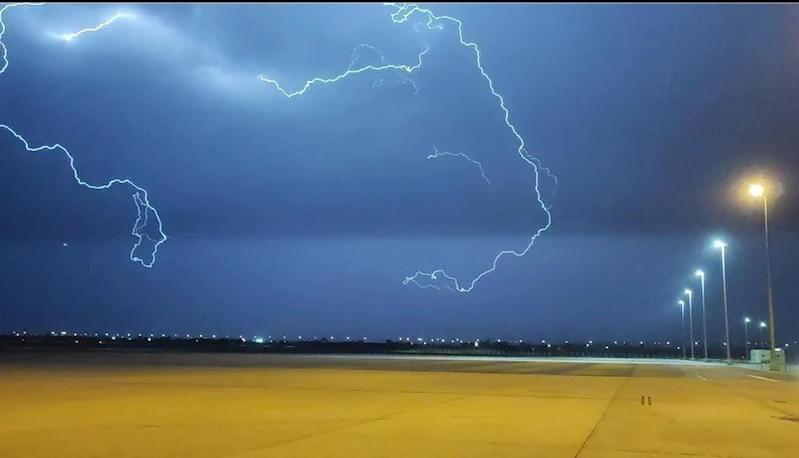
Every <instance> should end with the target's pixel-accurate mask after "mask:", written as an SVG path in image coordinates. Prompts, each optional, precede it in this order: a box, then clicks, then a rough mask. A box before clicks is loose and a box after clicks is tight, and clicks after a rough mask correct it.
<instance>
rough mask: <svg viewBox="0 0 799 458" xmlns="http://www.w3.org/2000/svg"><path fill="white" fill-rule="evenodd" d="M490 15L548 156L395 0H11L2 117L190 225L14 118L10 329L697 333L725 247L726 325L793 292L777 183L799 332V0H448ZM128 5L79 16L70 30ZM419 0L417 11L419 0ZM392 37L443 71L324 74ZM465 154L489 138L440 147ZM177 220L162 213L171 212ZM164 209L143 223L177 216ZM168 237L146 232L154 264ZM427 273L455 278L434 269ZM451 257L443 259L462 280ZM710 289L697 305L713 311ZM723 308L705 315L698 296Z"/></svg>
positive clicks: (469, 66) (0, 269)
mask: <svg viewBox="0 0 799 458" xmlns="http://www.w3.org/2000/svg"><path fill="white" fill-rule="evenodd" d="M433 11H434V12H435V13H436V14H439V15H450V16H453V17H456V18H458V19H460V20H461V21H463V32H464V36H465V39H466V40H467V41H472V42H474V43H477V45H478V46H479V48H480V51H481V55H482V64H483V66H484V68H485V71H486V72H487V74H488V75H489V76H490V77H491V79H492V80H493V83H494V88H495V89H496V91H497V92H498V93H500V94H502V96H503V97H504V98H505V101H506V106H507V108H508V109H509V111H510V121H511V123H513V125H515V127H516V128H517V130H518V133H519V134H520V135H521V136H522V137H523V138H524V140H525V141H526V145H527V150H528V151H529V152H530V154H532V155H533V156H535V157H536V158H538V159H540V160H541V161H542V163H543V164H544V165H545V166H546V167H548V168H549V169H550V170H551V171H552V173H553V174H554V175H556V176H557V177H558V182H557V186H555V181H554V180H553V179H551V178H549V177H547V176H546V174H544V173H542V174H541V181H540V183H539V184H540V191H541V197H542V199H543V200H544V201H545V202H546V204H547V205H548V206H551V213H552V217H553V221H552V225H551V227H550V228H549V230H548V231H547V232H545V233H543V235H542V236H541V237H540V238H539V239H537V241H536V243H535V245H534V246H533V247H532V248H531V249H530V251H529V252H528V253H527V255H526V256H524V257H520V258H516V257H512V256H509V257H504V258H502V259H501V260H500V261H499V263H498V267H497V269H496V271H494V272H493V273H491V274H489V275H487V276H485V277H483V278H482V279H481V280H480V281H479V282H478V283H476V285H475V287H474V289H473V290H472V291H471V292H469V293H454V292H450V291H448V290H447V289H442V290H435V289H432V288H429V289H420V288H418V287H416V286H414V285H412V284H409V285H403V284H402V281H403V279H405V277H406V276H409V275H412V274H413V273H414V272H416V271H417V270H422V271H426V272H430V271H433V270H435V269H439V268H442V269H445V270H446V271H447V273H448V274H449V275H452V276H455V277H457V278H458V279H459V281H460V283H459V284H460V285H464V286H468V285H469V284H470V282H471V280H472V279H474V278H475V277H477V276H478V275H479V274H480V273H481V272H483V271H485V270H487V269H489V268H490V267H491V265H492V261H493V259H494V257H495V256H496V254H497V253H498V252H500V251H501V250H503V249H514V250H523V249H524V247H525V246H526V245H527V244H528V242H529V240H530V236H531V234H533V233H535V232H536V231H537V230H538V229H539V228H541V227H543V226H544V225H545V224H546V221H547V220H546V212H545V211H544V210H543V209H541V208H540V207H539V205H538V202H537V201H536V194H535V192H534V174H533V172H534V168H533V167H532V166H530V165H529V164H527V163H525V162H524V161H523V160H522V159H521V158H520V156H519V154H518V152H517V151H516V150H517V148H518V146H519V145H518V141H517V139H516V137H515V136H514V134H513V133H512V132H511V130H510V129H509V128H508V126H507V125H506V124H505V122H504V113H503V112H502V110H501V108H500V106H499V103H498V100H497V99H496V97H494V96H493V95H492V93H491V90H490V88H489V87H488V84H487V82H486V80H485V78H484V77H483V76H482V75H481V73H480V71H479V69H478V68H477V66H476V61H475V53H474V51H473V50H472V49H470V48H468V47H465V46H462V45H461V44H460V42H459V39H458V35H457V27H456V26H455V24H454V23H453V22H451V21H442V22H440V24H441V25H442V26H443V28H441V29H433V30H430V29H428V28H427V27H425V26H424V24H425V23H426V20H427V18H426V16H424V15H423V14H420V13H417V14H415V15H413V16H411V17H410V19H409V20H408V21H407V22H406V23H403V24H395V23H393V22H392V20H391V13H392V12H393V10H392V9H391V8H389V7H386V6H381V5H334V6H321V5H293V6H287V5H230V6H224V5H163V6H162V5H157V6H156V5H134V6H124V5H45V6H41V7H16V8H10V9H7V10H6V11H5V13H4V15H3V21H4V22H5V24H6V26H7V30H6V33H5V35H4V36H3V43H4V44H5V46H6V47H7V49H8V61H9V66H8V68H7V69H6V71H5V72H4V73H2V74H0V124H7V125H8V126H10V127H11V128H13V129H14V130H15V131H16V132H17V133H19V134H21V135H23V136H24V137H25V138H26V139H27V140H28V141H29V142H30V144H31V145H32V146H35V145H43V144H53V143H59V144H61V145H63V146H65V147H67V148H68V149H69V151H70V152H71V153H72V154H73V155H74V157H75V161H76V162H75V166H76V167H77V169H78V170H79V172H80V174H81V177H82V178H83V179H84V180H86V181H87V182H90V183H97V184H103V183H106V182H107V181H108V180H110V179H113V178H120V179H126V178H127V179H131V180H133V181H134V182H135V183H137V184H138V185H139V186H141V187H143V188H145V189H147V191H148V193H149V194H148V195H149V198H150V204H151V205H152V206H153V207H155V208H156V209H157V210H158V212H159V215H160V216H161V219H162V221H163V230H164V232H165V233H166V234H167V235H168V236H169V237H170V238H169V239H168V240H167V241H166V242H165V243H163V244H162V245H161V246H160V247H159V252H158V257H157V260H156V262H155V264H154V265H153V267H152V268H151V269H147V268H145V267H142V266H141V265H140V264H138V263H135V262H132V261H131V260H130V259H129V251H130V249H131V247H132V246H133V244H134V243H135V242H136V239H135V237H133V236H131V234H130V232H131V226H132V225H133V222H134V220H135V219H136V210H137V209H136V206H135V204H134V202H133V200H132V199H131V197H130V196H131V194H132V189H131V188H130V187H126V186H124V185H121V186H115V187H113V188H111V189H110V190H105V191H93V190H89V189H86V188H85V187H81V186H79V185H78V184H76V183H75V181H74V178H73V176H72V173H71V170H70V169H69V163H68V161H67V160H66V159H67V158H66V157H65V156H64V155H63V154H61V153H58V152H47V151H42V152H37V153H29V152H27V151H25V149H24V147H23V144H22V143H21V142H20V141H18V140H17V139H15V138H14V137H13V136H11V135H10V134H9V133H8V132H6V131H0V195H2V196H4V198H3V199H2V205H1V206H0V212H2V213H1V214H0V278H2V282H0V308H2V310H3V311H2V316H3V323H0V328H4V329H12V328H13V329H21V328H27V329H29V330H50V329H56V328H58V329H60V328H66V329H71V330H76V331H113V332H141V333H150V332H153V333H162V332H169V333H206V334H212V333H216V334H226V333H229V334H236V335H238V334H248V335H253V334H259V335H260V334H264V335H267V334H273V335H283V334H285V335H314V334H316V335H323V334H328V335H341V336H343V335H353V336H355V335H359V336H367V337H370V338H375V339H378V338H379V339H382V338H391V337H397V336H400V335H409V336H426V337H463V338H467V337H468V338H474V337H486V336H491V337H496V338H514V339H515V338H525V339H531V338H546V339H578V338H586V339H596V340H599V339H631V340H639V339H663V340H666V339H675V338H676V337H677V334H678V332H679V326H680V324H679V323H680V315H679V308H678V307H677V305H676V300H677V299H678V296H679V293H680V292H681V291H682V289H683V288H684V287H693V288H694V289H698V282H697V281H696V280H695V279H694V278H693V277H692V273H693V271H694V270H695V269H696V268H697V267H702V268H704V269H705V270H706V271H707V272H708V297H707V299H708V319H709V331H710V335H711V338H713V339H719V338H721V336H722V335H723V321H722V314H721V313H722V309H721V285H720V282H719V276H720V260H719V256H718V252H717V251H714V250H713V249H711V248H709V243H710V240H711V238H712V237H713V236H716V235H723V236H725V238H726V239H727V240H728V241H729V243H730V247H729V252H728V253H729V259H728V261H729V263H728V266H729V268H728V275H729V276H728V278H729V282H730V308H731V310H730V313H731V322H732V323H731V326H732V330H733V337H734V338H739V337H741V338H742V336H739V334H742V330H741V329H740V328H741V327H742V326H741V324H740V323H741V321H742V316H743V315H744V314H748V315H751V316H752V318H753V319H755V320H760V319H765V318H766V308H765V278H764V277H765V275H764V263H765V257H764V252H763V245H762V238H761V237H760V232H759V230H760V228H761V224H762V222H761V219H760V213H759V212H758V211H759V207H758V205H757V203H749V204H746V203H743V202H741V201H740V200H739V199H736V197H735V194H736V193H735V191H736V186H738V187H739V188H740V185H741V184H742V181H741V180H742V179H743V178H745V177H746V176H747V175H749V174H751V173H754V172H758V171H765V172H768V173H770V174H772V175H773V176H774V177H777V178H778V179H779V180H780V181H781V182H782V183H783V184H784V186H785V188H786V190H787V193H786V194H785V195H783V196H781V197H780V198H779V199H778V200H776V201H775V202H774V206H773V219H772V224H773V231H774V232H773V241H772V242H773V244H772V247H773V252H772V254H773V269H774V285H775V294H776V315H777V321H778V340H780V341H784V340H785V339H796V338H799V336H797V335H796V331H795V330H796V329H797V326H796V323H797V321H799V312H797V309H796V304H797V303H799V286H797V284H796V282H795V281H794V278H795V275H796V270H795V269H796V267H795V265H796V253H797V252H798V250H799V237H796V236H795V235H794V234H795V233H796V232H797V230H799V212H797V210H796V208H797V204H799V200H798V199H797V198H796V196H797V193H796V192H793V190H795V189H797V184H796V183H795V180H794V179H793V177H795V176H797V174H798V173H799V153H797V151H799V129H797V122H798V121H797V120H799V104H798V102H799V96H797V94H796V89H795V88H796V87H797V83H799V32H797V29H796V28H795V24H796V23H797V21H799V8H797V7H796V6H794V5H763V6H760V5H673V6H672V5H490V6H489V5H438V6H435V7H433ZM119 12H126V13H131V14H133V15H134V17H132V18H123V19H119V20H118V21H116V22H114V23H112V24H110V25H109V26H108V27H106V28H104V29H102V30H100V31H98V32H95V33H86V34H83V35H81V36H79V37H77V38H75V39H74V40H72V41H71V42H66V41H64V40H61V39H59V38H58V37H57V35H58V34H63V33H67V32H74V31H76V30H79V29H82V28H84V27H92V26H95V25H97V24H99V23H101V22H103V21H105V20H107V19H108V18H110V17H112V16H113V15H114V14H116V13H119ZM417 23H419V24H422V25H420V26H417V27H414V25H415V24H417ZM363 44H368V45H370V46H373V47H375V48H377V49H379V50H381V51H382V56H383V58H384V59H385V62H386V63H390V64H406V65H413V64H415V63H416V61H417V56H418V55H419V53H420V52H422V51H423V50H424V49H428V50H429V51H428V53H427V54H425V55H424V58H423V59H424V60H423V65H422V67H421V68H420V69H419V70H417V71H415V72H413V73H412V74H410V75H407V74H405V73H402V72H397V71H382V72H372V71H367V72H363V73H361V74H357V75H352V76H348V77H346V78H344V79H342V80H340V81H338V82H336V83H331V84H324V83H319V84H314V85H312V86H311V87H310V88H309V89H308V91H307V92H306V93H305V94H303V95H302V96H298V97H294V98H291V99H287V98H286V97H284V96H283V95H281V94H280V93H279V92H278V91H277V90H276V89H275V87H274V86H272V85H270V84H268V83H265V82H262V81H261V80H259V78H258V77H259V76H264V77H268V78H274V79H276V80H278V81H279V82H280V84H281V85H282V87H283V88H284V89H286V90H287V91H289V92H291V91H295V90H298V89H301V88H302V87H303V84H304V83H305V81H307V80H310V79H312V78H314V77H322V78H331V77H335V76H336V75H338V74H341V73H342V72H343V71H345V70H346V69H347V67H348V66H349V65H350V64H351V62H352V55H353V49H356V48H358V49H359V55H358V58H357V60H355V61H354V63H353V67H352V68H361V67H364V66H366V65H380V64H381V56H380V54H379V53H378V52H376V51H374V50H372V49H370V48H367V47H364V46H361V45H363ZM434 146H435V147H436V148H438V150H439V151H448V152H457V153H464V154H467V155H468V156H469V157H470V158H472V159H474V160H477V161H479V162H480V163H481V165H482V167H483V169H484V170H485V173H486V176H487V177H488V178H489V180H490V185H489V184H488V183H486V181H485V180H484V179H483V177H482V176H481V175H480V169H479V168H478V167H477V166H476V165H475V164H474V163H471V162H469V161H467V160H466V159H464V158H462V157H451V156H445V157H438V158H435V159H427V157H428V155H430V154H433V153H434V151H435V150H434V149H433V148H434ZM149 221H150V223H152V222H153V221H154V219H150V220H149ZM154 228H155V226H153V225H152V224H149V225H148V226H147V227H146V228H145V229H144V232H146V233H147V234H148V235H150V236H151V237H157V236H158V232H157V230H154ZM151 248H152V243H150V242H146V241H145V244H144V245H143V246H142V247H141V248H140V250H139V251H137V252H136V253H137V254H138V255H141V256H142V257H143V258H146V259H148V260H149V257H148V256H149V252H150V251H149V250H151ZM421 280H422V281H421V282H422V283H423V284H429V283H430V282H429V281H424V280H425V279H424V278H421ZM445 280H446V279H442V278H440V277H439V278H438V279H437V280H436V281H434V282H433V284H435V285H437V286H440V287H446V286H448V285H452V283H449V282H447V281H445ZM697 312H698V307H697ZM698 316H699V315H698V313H697V318H698Z"/></svg>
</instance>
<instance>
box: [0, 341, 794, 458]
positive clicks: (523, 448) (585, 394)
mask: <svg viewBox="0 0 799 458" xmlns="http://www.w3.org/2000/svg"><path fill="white" fill-rule="evenodd" d="M642 397H643V400H642ZM650 401H651V403H650ZM642 402H643V404H642ZM0 457H3V458H6V457H8V458H44V457H47V458H51V457H59V458H73V457H74V458H90V457H98V458H99V457H102V458H112V457H113V458H132V457H135V458H151V457H186V458H256V457H258V458H260V457H280V458H290V457H297V458H305V457H325V458H333V457H347V458H365V457H368V458H390V457H403V458H405V457H414V458H418V457H437V458H440V457H446V458H448V457H458V458H461V457H492V458H493V457H541V458H574V457H579V458H644V457H646V458H654V457H656V458H676V457H686V458H687V457H690V458H711V457H712V458H721V457H739V458H745V457H775V458H777V457H785V458H796V457H799V384H798V383H796V382H794V381H790V380H787V379H786V378H784V377H782V378H780V377H778V376H772V375H770V374H769V373H763V372H754V371H748V370H743V369H737V368H731V367H724V366H703V365H683V366H681V365H673V364H672V365H653V364H625V363H623V362H618V363H613V362H611V363H603V364H597V363H591V362H589V361H575V362H508V361H478V360H465V361H455V360H430V359H398V358H392V359H382V358H356V357H352V358H350V357H300V356H298V357H287V356H264V355H163V354H150V355H147V354H133V355H130V354H117V355H86V354H84V355H81V354H72V355H59V356H54V355H40V354H25V355H0Z"/></svg>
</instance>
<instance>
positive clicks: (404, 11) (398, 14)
mask: <svg viewBox="0 0 799 458" xmlns="http://www.w3.org/2000/svg"><path fill="white" fill-rule="evenodd" d="M384 5H386V6H389V7H392V8H394V9H395V11H394V13H393V14H392V15H391V20H392V21H393V22H394V23H395V24H402V23H404V22H406V21H407V20H408V19H409V18H410V17H411V16H413V15H415V14H417V13H418V14H420V15H422V16H423V17H427V23H426V25H427V28H428V29H431V30H432V29H441V28H442V27H443V22H450V23H452V24H455V25H456V27H457V30H458V41H459V42H460V44H461V45H463V46H465V47H467V48H471V49H472V50H473V51H474V55H475V61H476V64H477V69H478V70H480V74H481V75H482V76H483V78H485V80H486V82H487V83H488V88H489V90H490V91H491V94H492V95H494V97H496V99H497V100H498V101H499V106H500V108H502V111H503V112H504V113H505V124H506V125H507V126H508V128H509V129H510V131H511V132H512V133H513V135H514V136H515V137H516V140H517V141H518V143H519V146H518V148H517V153H518V154H519V157H521V158H522V160H523V161H525V162H526V163H528V164H530V165H531V166H532V168H533V174H534V176H535V195H536V200H537V201H538V204H539V206H540V207H541V209H542V210H543V211H544V213H545V214H546V218H547V221H546V224H545V225H544V226H543V227H541V228H540V229H538V230H537V231H536V232H535V233H533V235H532V236H531V237H530V241H529V242H528V243H527V245H526V246H525V247H524V249H523V250H521V251H516V250H502V251H500V252H499V253H498V254H497V255H496V257H494V261H493V262H492V263H491V268H490V269H488V270H485V271H484V272H483V273H481V274H480V275H478V276H477V277H475V278H474V279H473V280H472V281H471V282H470V284H469V286H467V287H464V286H461V285H460V283H459V282H458V279H457V278H455V277H452V276H450V275H448V274H447V273H446V272H445V271H444V270H442V269H438V270H434V271H433V272H430V273H426V272H422V271H418V272H416V273H415V274H414V275H413V276H411V277H406V278H405V280H404V281H403V284H408V282H410V281H411V280H413V281H414V283H416V281H415V279H416V278H418V277H426V278H429V279H430V280H436V279H437V278H438V276H439V275H440V276H442V277H443V278H446V279H447V280H449V281H451V282H453V283H454V284H455V289H456V290H457V291H459V292H462V293H466V292H469V291H471V290H472V289H474V285H475V284H477V282H478V281H480V280H481V279H482V278H483V277H484V276H486V275H488V274H490V273H492V272H494V271H495V270H496V269H497V264H498V263H499V260H500V259H501V258H502V257H504V256H506V255H513V256H515V257H522V256H524V255H525V254H527V252H528V251H530V248H532V247H533V244H534V243H535V241H536V239H537V238H538V236H540V235H541V234H543V233H544V232H545V231H546V230H547V229H549V227H550V226H551V225H552V214H551V213H550V211H549V208H547V205H546V204H545V203H544V200H543V199H542V197H541V191H540V190H539V182H540V177H539V163H538V161H536V160H534V159H533V158H532V157H531V156H530V154H529V153H528V152H527V150H526V149H525V142H524V138H522V136H521V135H520V134H519V132H518V131H517V129H516V126H514V125H513V123H511V121H510V112H509V111H508V108H507V106H506V105H505V98H504V97H502V95H500V94H499V93H498V92H497V91H496V89H495V88H494V81H493V80H492V79H491V77H490V76H488V73H486V71H485V69H484V68H483V62H482V56H481V54H480V48H479V47H478V46H477V43H473V42H470V41H466V39H465V38H464V36H463V22H461V21H460V20H459V19H456V18H454V17H451V16H436V15H435V14H433V12H432V11H430V10H429V9H425V8H420V7H419V6H418V5H415V4H413V3H399V4H398V3H384Z"/></svg>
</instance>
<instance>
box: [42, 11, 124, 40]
mask: <svg viewBox="0 0 799 458" xmlns="http://www.w3.org/2000/svg"><path fill="white" fill-rule="evenodd" d="M134 17H135V16H133V15H132V14H129V13H117V14H115V15H113V16H111V18H110V19H108V20H106V21H103V22H101V23H100V24H98V25H96V26H94V27H86V28H85V29H80V30H78V31H77V32H72V33H63V34H61V35H59V36H58V38H61V39H62V40H66V41H72V40H74V39H75V38H78V37H79V36H81V35H83V34H84V33H91V32H99V31H100V30H102V29H104V28H106V27H108V26H109V25H111V24H113V23H114V22H116V21H118V20H120V19H133V18H134Z"/></svg>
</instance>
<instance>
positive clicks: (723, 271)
mask: <svg viewBox="0 0 799 458" xmlns="http://www.w3.org/2000/svg"><path fill="white" fill-rule="evenodd" d="M713 246H714V247H716V248H719V249H720V250H721V284H722V285H723V288H724V330H725V332H726V334H727V364H732V356H730V314H729V312H728V310H727V258H726V257H725V248H727V244H726V243H724V242H722V241H721V240H716V241H715V242H713Z"/></svg>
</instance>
